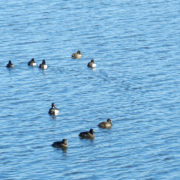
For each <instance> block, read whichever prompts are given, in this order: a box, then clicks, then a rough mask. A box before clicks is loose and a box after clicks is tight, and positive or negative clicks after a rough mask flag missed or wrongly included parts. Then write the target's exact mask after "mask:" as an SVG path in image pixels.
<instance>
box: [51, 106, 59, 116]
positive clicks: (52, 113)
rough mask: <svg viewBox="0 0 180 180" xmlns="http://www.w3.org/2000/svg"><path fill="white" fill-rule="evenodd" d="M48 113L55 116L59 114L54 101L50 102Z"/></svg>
mask: <svg viewBox="0 0 180 180" xmlns="http://www.w3.org/2000/svg"><path fill="white" fill-rule="evenodd" d="M49 114H51V115H55V116H56V115H58V114H59V110H58V109H57V108H56V106H55V104H54V103H52V104H51V108H50V109H49Z"/></svg>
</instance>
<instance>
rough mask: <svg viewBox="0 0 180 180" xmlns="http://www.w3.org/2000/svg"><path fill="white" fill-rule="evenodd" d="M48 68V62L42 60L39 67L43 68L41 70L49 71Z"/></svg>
mask: <svg viewBox="0 0 180 180" xmlns="http://www.w3.org/2000/svg"><path fill="white" fill-rule="evenodd" d="M47 67H48V66H47V64H46V61H45V60H44V59H43V60H42V64H40V65H39V68H41V69H47Z"/></svg>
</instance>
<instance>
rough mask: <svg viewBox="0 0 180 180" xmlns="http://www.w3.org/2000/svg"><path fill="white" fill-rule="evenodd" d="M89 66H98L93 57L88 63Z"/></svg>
mask: <svg viewBox="0 0 180 180" xmlns="http://www.w3.org/2000/svg"><path fill="white" fill-rule="evenodd" d="M87 66H88V67H89V68H95V67H96V63H95V62H94V59H92V60H91V61H90V62H89V63H88V65H87Z"/></svg>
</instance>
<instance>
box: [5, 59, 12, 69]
mask: <svg viewBox="0 0 180 180" xmlns="http://www.w3.org/2000/svg"><path fill="white" fill-rule="evenodd" d="M6 67H7V68H13V67H14V64H13V63H12V62H11V60H10V61H9V62H8V64H7V65H6Z"/></svg>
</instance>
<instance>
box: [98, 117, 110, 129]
mask: <svg viewBox="0 0 180 180" xmlns="http://www.w3.org/2000/svg"><path fill="white" fill-rule="evenodd" d="M98 126H99V127H100V128H111V126H112V121H111V119H107V121H106V122H101V123H99V124H98Z"/></svg>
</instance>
